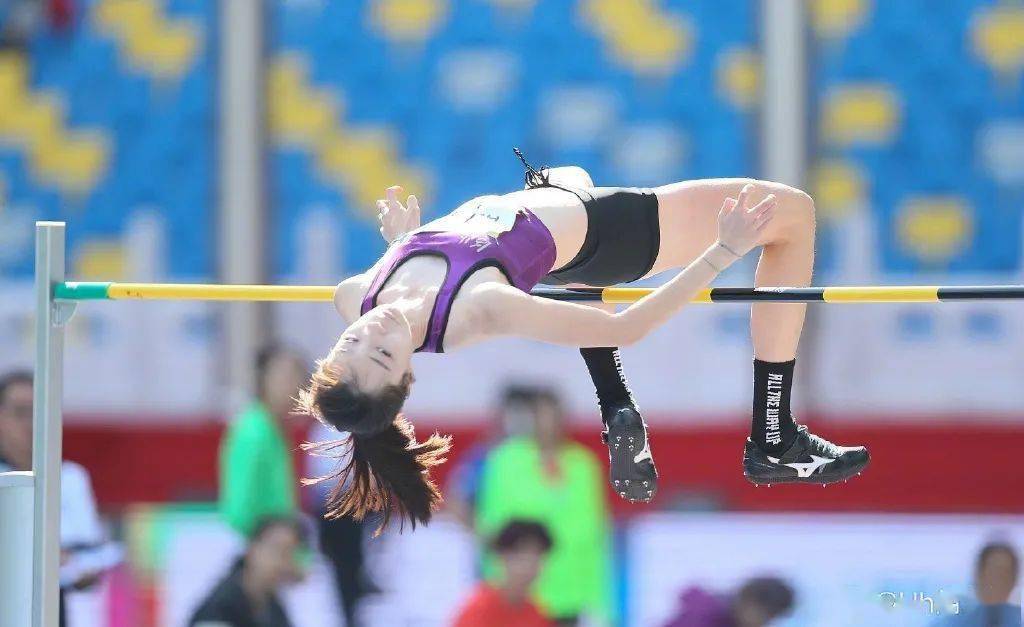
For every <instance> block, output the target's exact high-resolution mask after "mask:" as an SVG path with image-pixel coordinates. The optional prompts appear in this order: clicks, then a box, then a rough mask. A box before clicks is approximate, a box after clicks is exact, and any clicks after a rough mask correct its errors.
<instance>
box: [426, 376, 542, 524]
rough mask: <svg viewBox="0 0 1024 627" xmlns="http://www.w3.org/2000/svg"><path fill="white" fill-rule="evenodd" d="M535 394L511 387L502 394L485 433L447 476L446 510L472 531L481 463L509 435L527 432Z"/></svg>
mask: <svg viewBox="0 0 1024 627" xmlns="http://www.w3.org/2000/svg"><path fill="white" fill-rule="evenodd" d="M533 393H534V390H533V389H532V388H530V387H527V386H522V385H510V386H507V387H506V388H505V390H504V392H502V396H501V404H500V406H499V409H498V412H497V413H496V414H494V419H493V420H492V421H491V423H490V425H489V427H488V428H487V431H486V432H485V433H484V435H483V437H482V438H481V439H480V440H479V441H478V442H476V443H475V444H474V445H473V447H472V448H470V449H469V450H468V451H466V452H465V453H463V454H462V455H461V456H460V457H459V462H458V463H457V464H456V465H455V467H453V468H452V470H451V474H450V475H449V477H450V478H449V480H448V488H447V490H445V496H444V500H445V507H446V508H447V510H448V511H449V512H450V513H451V514H452V515H453V516H455V517H456V518H457V519H458V520H459V522H461V523H463V524H464V525H466V526H467V527H470V528H472V527H473V526H474V525H475V524H476V506H477V499H478V498H479V495H480V481H481V479H482V478H483V472H484V462H485V461H486V459H487V455H488V454H489V453H490V452H491V449H493V448H494V447H495V446H496V445H498V444H499V443H501V442H502V441H503V440H504V439H505V438H506V437H508V436H510V435H512V434H521V433H523V432H525V431H529V429H530V423H531V422H532V415H533V402H534V398H533Z"/></svg>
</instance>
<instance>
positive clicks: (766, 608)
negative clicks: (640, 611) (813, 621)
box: [665, 577, 794, 627]
mask: <svg viewBox="0 0 1024 627" xmlns="http://www.w3.org/2000/svg"><path fill="white" fill-rule="evenodd" d="M793 596H794V595H793V589H792V588H790V587H789V585H788V584H786V582H784V581H782V580H780V579H776V578H774V577H756V578H754V579H749V580H747V581H746V582H745V583H744V584H743V585H742V586H740V588H739V590H737V591H736V593H735V594H733V595H731V596H722V595H716V594H712V593H710V592H707V591H705V590H701V589H700V588H688V589H687V590H685V591H684V592H683V594H682V595H681V596H680V607H679V611H678V614H677V615H676V616H675V617H673V618H672V619H671V620H669V621H668V622H667V623H665V627H765V626H766V625H768V624H769V623H771V622H772V621H773V620H775V619H777V618H780V617H782V616H785V615H787V614H789V613H790V612H791V611H792V610H793Z"/></svg>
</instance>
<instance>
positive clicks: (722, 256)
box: [480, 186, 775, 347]
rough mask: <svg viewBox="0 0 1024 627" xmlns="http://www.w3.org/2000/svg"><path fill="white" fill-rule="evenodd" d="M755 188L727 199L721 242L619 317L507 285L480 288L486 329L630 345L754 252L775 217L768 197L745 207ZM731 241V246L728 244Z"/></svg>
mask: <svg viewBox="0 0 1024 627" xmlns="http://www.w3.org/2000/svg"><path fill="white" fill-rule="evenodd" d="M749 187H750V186H748V187H747V188H744V190H743V191H742V192H741V193H740V195H739V198H738V199H737V200H733V199H731V198H730V199H727V200H726V202H725V205H723V207H722V210H721V211H720V212H719V217H718V233H719V237H718V241H716V242H715V243H714V244H712V245H711V246H710V247H708V249H707V250H705V251H704V253H703V254H701V256H700V257H698V258H697V259H696V260H694V261H693V262H692V263H691V264H690V265H689V266H687V267H686V268H684V269H683V270H682V271H680V272H679V274H677V275H676V276H674V277H673V278H672V279H671V280H669V281H668V282H666V283H665V284H663V285H661V286H660V287H658V288H656V289H655V290H654V291H653V292H651V293H650V294H649V295H647V296H645V297H644V298H642V299H640V300H639V301H637V302H636V303H633V304H632V305H630V306H629V307H627V308H626V309H624V310H622V311H620V312H618V313H609V312H606V311H602V310H600V309H597V308H594V307H586V306H582V305H578V304H575V303H571V302H561V301H556V300H551V299H545V298H540V297H536V296H531V295H529V294H525V293H523V292H520V291H519V290H516V289H515V288H512V287H510V286H504V285H493V284H492V285H488V286H486V287H483V286H482V288H481V290H484V289H486V291H482V292H481V301H480V303H481V306H482V307H483V309H484V311H485V317H484V319H485V320H486V321H487V323H486V326H487V330H488V331H490V332H492V333H494V334H501V335H518V336H522V337H528V338H532V339H536V340H541V341H544V342H551V343H553V344H565V345H569V346H581V347H591V346H628V345H630V344H634V343H636V342H638V341H640V340H641V339H642V338H644V337H645V336H646V335H647V334H648V333H650V332H651V331H653V330H654V329H656V328H657V327H659V326H661V325H662V324H664V323H665V322H666V321H667V320H668V319H669V318H671V317H672V316H673V315H675V314H676V313H678V312H679V310H681V309H682V308H683V307H684V306H685V305H686V304H687V303H689V302H690V301H691V300H693V298H694V297H695V296H696V295H697V293H698V292H699V291H700V290H701V289H702V288H704V287H705V286H707V284H708V283H710V282H711V281H712V279H714V278H715V277H716V276H717V275H718V273H719V272H720V271H721V270H724V269H725V268H726V267H728V266H729V265H731V264H732V263H734V262H735V261H736V260H737V259H739V257H738V256H737V255H734V254H733V252H735V253H736V254H738V255H739V256H742V255H744V254H746V253H747V252H749V251H750V250H752V249H753V248H754V246H755V245H756V243H757V240H758V237H759V235H760V233H761V230H762V229H763V228H764V226H765V225H766V224H768V223H769V222H770V221H771V219H772V217H773V216H774V213H775V197H774V196H773V195H769V196H768V197H767V198H766V199H765V200H763V201H761V202H760V203H759V204H757V205H756V206H754V207H753V208H750V209H748V208H747V207H746V200H747V196H748V195H749V193H750V189H749ZM725 242H728V243H725Z"/></svg>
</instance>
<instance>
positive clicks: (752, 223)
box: [299, 150, 868, 525]
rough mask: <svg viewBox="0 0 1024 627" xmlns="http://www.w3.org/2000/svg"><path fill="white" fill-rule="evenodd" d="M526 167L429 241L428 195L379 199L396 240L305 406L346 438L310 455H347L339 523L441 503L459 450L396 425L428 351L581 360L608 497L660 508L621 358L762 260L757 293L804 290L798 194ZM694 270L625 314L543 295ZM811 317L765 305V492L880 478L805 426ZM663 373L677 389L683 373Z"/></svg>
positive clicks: (352, 282)
mask: <svg viewBox="0 0 1024 627" xmlns="http://www.w3.org/2000/svg"><path fill="white" fill-rule="evenodd" d="M516 154H517V155H518V156H519V157H520V159H522V160H523V164H524V165H525V166H526V168H527V173H526V188H525V189H524V190H521V191H516V192H512V193H509V194H504V195H500V196H497V195H496V196H480V197H478V198H474V199H472V200H470V201H468V202H466V203H464V204H463V205H462V206H460V207H459V208H457V209H456V210H455V211H453V212H451V213H450V214H448V215H446V216H444V217H442V218H439V219H437V220H434V221H433V222H430V223H428V224H425V225H423V226H420V208H419V204H418V201H417V200H416V197H415V196H409V197H408V200H407V201H406V203H405V204H404V205H403V204H402V203H401V202H400V201H399V200H398V193H399V192H400V191H401V188H400V187H392V188H389V189H388V190H387V193H386V196H387V198H386V200H380V201H378V202H377V206H378V209H379V210H380V215H379V218H380V222H381V229H380V230H381V234H382V235H383V236H384V239H385V240H387V241H388V242H389V247H388V249H387V251H386V252H385V253H384V255H383V257H381V259H380V260H379V261H378V262H377V263H376V264H375V265H374V266H373V267H372V268H370V269H369V270H368V271H366V272H364V273H362V274H358V275H356V276H353V277H351V278H349V279H346V280H345V281H343V282H342V283H340V284H339V285H338V287H337V291H336V292H335V297H334V303H335V307H336V308H337V310H338V313H339V314H341V316H342V317H343V318H344V319H345V320H347V321H351V324H349V326H348V328H347V329H346V330H345V332H344V333H342V335H341V337H340V338H339V339H338V342H337V344H335V346H334V348H333V349H331V352H330V353H329V354H328V355H327V357H325V358H324V359H322V360H320V361H318V362H317V369H316V371H315V372H314V373H313V376H312V380H311V382H310V385H309V387H308V388H307V389H305V390H303V391H301V393H300V398H299V400H300V404H301V405H302V407H303V409H304V410H305V411H307V412H309V413H310V414H312V415H313V416H315V417H316V418H318V419H319V420H321V421H323V422H325V423H327V424H329V425H331V426H333V427H335V428H337V429H338V430H339V431H343V432H347V433H348V434H349V435H348V436H347V437H346V438H344V439H341V440H337V441H334V442H325V443H320V444H317V445H313V446H312V447H311V448H313V449H314V451H315V452H319V453H321V454H328V455H330V454H335V455H338V456H342V455H344V454H346V453H350V455H351V457H350V460H349V462H348V463H347V464H345V465H344V466H343V467H341V468H339V469H338V471H337V472H336V473H334V474H333V475H330V476H328V477H322V478H320V479H319V480H328V479H337V480H338V483H337V485H336V486H335V488H334V489H333V491H332V493H331V497H330V498H331V502H330V503H329V507H328V511H329V515H331V516H342V515H352V516H355V517H357V518H358V517H362V516H364V515H366V514H367V513H369V512H375V511H380V512H383V515H384V520H385V523H386V521H387V519H388V517H389V516H390V515H391V514H392V513H396V514H397V515H398V516H400V517H401V518H402V519H403V520H404V519H408V520H410V521H411V522H412V524H413V525H415V524H416V523H417V522H420V523H426V522H427V521H429V519H430V516H431V513H432V512H433V511H434V509H435V508H436V507H437V506H438V504H439V503H440V501H441V495H440V493H439V491H438V490H437V487H436V486H435V485H434V484H433V483H432V482H431V480H430V478H429V476H428V473H427V470H428V469H429V468H430V467H431V466H435V465H437V464H439V463H441V462H443V461H444V455H445V453H446V452H447V450H448V448H449V444H450V442H449V439H448V438H447V437H441V436H438V435H437V434H434V435H432V436H431V437H429V438H427V439H426V440H425V441H423V442H417V441H416V438H415V436H414V434H413V429H412V426H411V425H410V424H409V423H408V422H407V421H406V420H405V418H404V417H403V416H402V415H401V414H400V413H399V412H400V410H401V408H402V404H403V403H404V401H405V399H406V397H408V395H409V392H410V389H411V387H412V383H413V380H414V379H413V374H412V367H411V357H412V354H413V353H414V352H417V351H426V352H434V353H441V352H446V351H452V350H456V349H459V348H462V347H463V346H467V345H470V344H473V343H476V342H479V341H482V340H485V339H488V338H492V337H500V336H520V337H526V338H531V339H534V340H540V341H543V342H550V343H554V344H563V345H567V346H576V347H579V348H580V353H581V354H582V355H583V359H584V361H585V362H586V365H587V368H588V370H589V372H590V374H591V377H592V379H593V381H594V385H595V387H596V389H597V397H598V403H599V405H600V410H601V416H602V420H603V422H604V430H603V433H602V436H603V439H604V441H605V443H606V444H607V445H608V452H609V458H610V473H609V474H610V479H609V480H610V483H611V485H612V487H613V488H614V489H615V491H616V492H617V493H618V494H619V495H620V496H622V497H623V498H626V499H629V500H640V501H647V500H650V499H651V498H652V497H653V495H654V493H655V490H656V487H657V485H656V482H657V471H656V470H655V466H654V459H653V458H652V457H651V451H650V446H649V444H648V441H647V430H646V425H645V423H644V421H643V418H642V417H641V415H640V413H639V411H638V409H637V406H636V403H635V401H634V399H633V397H632V394H631V393H630V391H629V389H628V387H627V385H626V381H625V377H624V376H623V374H622V370H621V366H620V361H619V355H618V348H617V347H619V346H628V345H630V344H634V343H636V342H638V341H640V340H641V339H642V338H643V337H644V336H646V335H647V334H648V333H650V332H651V331H652V330H654V329H655V328H657V327H658V326H660V325H662V324H663V323H665V322H666V321H667V320H668V319H669V318H671V317H672V316H673V315H674V314H676V313H677V312H678V311H679V310H680V309H682V308H683V307H684V306H685V305H686V304H687V303H689V302H690V300H691V299H692V298H693V297H694V296H696V295H697V293H698V292H699V291H700V290H701V289H702V288H704V287H705V286H706V285H707V284H708V283H709V282H711V281H712V280H713V279H714V278H715V277H716V276H718V274H719V273H720V272H722V271H723V270H724V269H725V268H727V267H728V266H730V265H731V264H733V263H734V262H735V261H736V260H738V259H739V258H741V257H742V256H744V255H745V254H746V253H748V252H749V251H750V250H752V249H753V248H755V247H758V246H760V247H761V257H760V260H759V262H758V265H757V272H756V275H755V284H756V285H757V286H806V285H809V284H810V280H811V270H812V266H813V262H814V203H813V201H812V200H811V198H810V196H808V195H807V194H805V193H804V192H801V191H799V190H797V189H794V188H791V187H788V186H785V185H781V184H778V183H769V182H764V181H754V180H749V179H709V180H697V181H684V182H681V183H674V184H671V185H665V186H662V187H657V188H654V189H639V188H623V187H594V184H593V182H592V181H591V179H590V176H589V175H588V174H587V173H586V172H585V171H584V170H583V169H581V168H578V167H574V166H570V167H560V168H550V169H547V168H545V169H542V170H541V171H537V170H536V169H534V168H533V167H531V166H530V165H529V164H528V163H527V162H526V160H525V159H523V158H522V154H521V153H519V151H518V150H517V151H516ZM678 268H681V269H682V270H681V271H680V272H679V273H678V274H676V275H675V276H674V277H673V278H672V279H671V280H669V281H668V282H666V283H664V284H663V285H661V286H660V287H658V288H657V289H655V290H654V291H653V292H652V293H651V294H649V295H648V296H646V297H644V298H642V299H640V300H639V301H637V302H635V303H633V304H631V305H629V306H628V307H626V308H625V309H623V310H622V311H619V312H618V313H616V312H615V310H614V307H611V308H609V307H607V306H589V305H584V304H580V303H575V302H562V301H556V300H551V299H545V298H539V297H536V296H531V295H530V290H531V289H532V288H533V287H534V285H536V284H537V283H546V284H560V285H566V284H568V285H586V286H601V287H603V286H608V285H614V284H617V283H625V282H630V281H636V280H639V279H642V278H645V277H648V276H652V275H654V274H658V273H660V272H663V271H666V270H670V269H678ZM805 309H806V305H805V304H800V303H788V304H778V303H755V304H753V305H752V307H751V315H750V331H751V336H752V338H753V349H754V392H753V416H752V422H751V429H750V437H749V438H748V439H747V441H746V446H745V448H744V451H743V473H744V475H745V476H746V478H747V479H748V480H749V481H751V482H753V483H755V484H771V483H787V482H788V483H795V482H800V483H820V484H823V485H824V484H828V483H833V482H836V481H841V480H845V479H848V478H850V477H852V476H854V475H856V474H859V473H860V471H861V470H863V469H864V467H865V466H866V465H867V463H868V453H867V451H866V449H865V448H864V447H841V446H836V445H834V444H832V443H831V442H829V441H827V440H825V439H823V438H820V437H818V436H816V435H814V434H811V433H809V432H808V431H807V428H806V427H804V426H800V425H797V424H796V423H795V422H794V419H793V416H792V415H791V414H790V393H791V389H792V385H793V368H794V364H795V357H796V349H797V343H798V341H799V339H800V331H801V328H802V326H803V322H804V312H805ZM666 375H668V376H671V374H670V373H666Z"/></svg>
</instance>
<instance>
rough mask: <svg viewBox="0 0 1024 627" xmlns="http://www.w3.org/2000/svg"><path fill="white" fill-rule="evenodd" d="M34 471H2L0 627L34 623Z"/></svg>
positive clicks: (0, 504)
mask: <svg viewBox="0 0 1024 627" xmlns="http://www.w3.org/2000/svg"><path fill="white" fill-rule="evenodd" d="M31 572H32V472H31V471H24V472H0V627H24V626H25V625H31V624H32V578H31V577H27V576H26V575H27V574H28V573H31Z"/></svg>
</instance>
